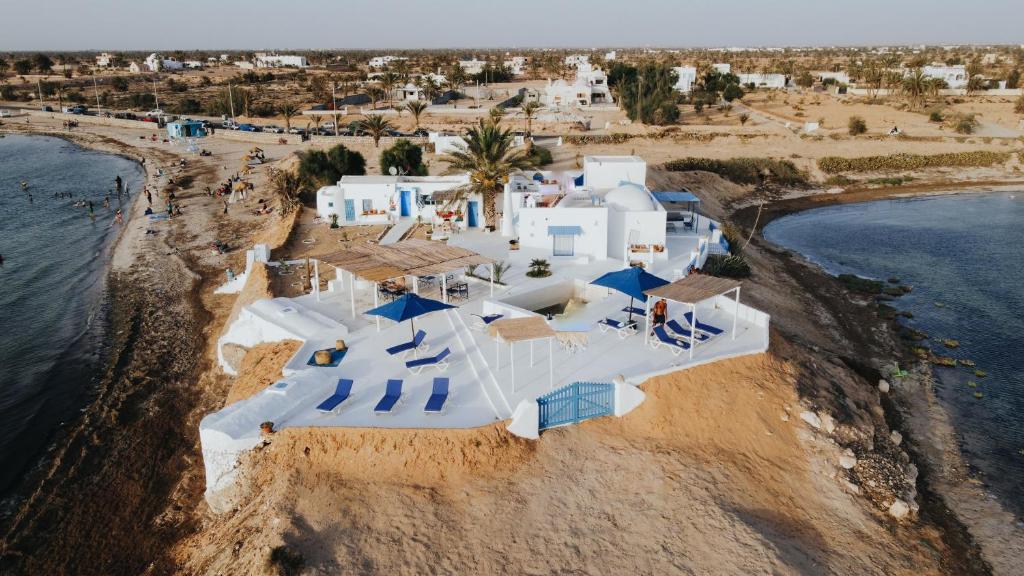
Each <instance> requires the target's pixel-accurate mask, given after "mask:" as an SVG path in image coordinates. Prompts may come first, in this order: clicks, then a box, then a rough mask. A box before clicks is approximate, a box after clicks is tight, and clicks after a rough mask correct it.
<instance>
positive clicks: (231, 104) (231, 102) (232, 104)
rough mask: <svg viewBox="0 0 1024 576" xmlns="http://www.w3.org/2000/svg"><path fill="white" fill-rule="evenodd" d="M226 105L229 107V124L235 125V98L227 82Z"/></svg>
mask: <svg viewBox="0 0 1024 576" xmlns="http://www.w3.org/2000/svg"><path fill="white" fill-rule="evenodd" d="M228 107H230V108H231V125H232V126H234V125H235V98H234V96H232V95H231V83H230V82H229V83H228Z"/></svg>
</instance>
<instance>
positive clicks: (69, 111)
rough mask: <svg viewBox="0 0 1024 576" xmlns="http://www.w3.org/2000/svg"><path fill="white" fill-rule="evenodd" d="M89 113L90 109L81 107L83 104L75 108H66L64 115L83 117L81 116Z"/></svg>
mask: <svg viewBox="0 0 1024 576" xmlns="http://www.w3.org/2000/svg"><path fill="white" fill-rule="evenodd" d="M88 111H89V109H88V108H86V107H85V106H83V105H81V104H76V105H74V106H71V107H68V108H64V113H65V114H79V115H81V114H85V113H86V112H88Z"/></svg>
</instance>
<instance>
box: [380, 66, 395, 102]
mask: <svg viewBox="0 0 1024 576" xmlns="http://www.w3.org/2000/svg"><path fill="white" fill-rule="evenodd" d="M397 83H398V74H395V73H394V72H392V71H390V70H388V71H387V72H385V73H384V74H382V75H381V77H380V84H381V87H382V88H383V89H384V93H385V94H386V95H387V97H388V106H393V105H394V95H395V84H397Z"/></svg>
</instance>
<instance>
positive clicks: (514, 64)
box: [504, 56, 530, 76]
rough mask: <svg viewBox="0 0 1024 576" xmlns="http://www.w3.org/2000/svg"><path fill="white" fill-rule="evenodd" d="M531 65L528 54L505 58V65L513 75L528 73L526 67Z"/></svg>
mask: <svg viewBox="0 0 1024 576" xmlns="http://www.w3.org/2000/svg"><path fill="white" fill-rule="evenodd" d="M529 65H530V59H529V58H527V57H526V56H513V57H511V58H509V59H508V60H505V62H504V66H505V68H508V69H509V70H510V71H511V72H512V75H513V76H522V75H523V74H525V73H526V68H527V67H528V66H529Z"/></svg>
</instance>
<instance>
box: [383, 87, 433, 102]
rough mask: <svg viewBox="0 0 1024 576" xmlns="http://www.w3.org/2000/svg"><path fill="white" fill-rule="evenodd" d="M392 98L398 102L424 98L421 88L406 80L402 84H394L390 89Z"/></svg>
mask: <svg viewBox="0 0 1024 576" xmlns="http://www.w3.org/2000/svg"><path fill="white" fill-rule="evenodd" d="M391 92H392V98H393V99H394V100H397V101H399V102H412V101H414V100H426V95H425V94H424V93H423V89H422V88H420V87H419V86H417V85H416V84H413V83H412V82H408V83H406V84H404V85H402V86H396V87H395V88H394V89H393V90H392V91H391Z"/></svg>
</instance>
